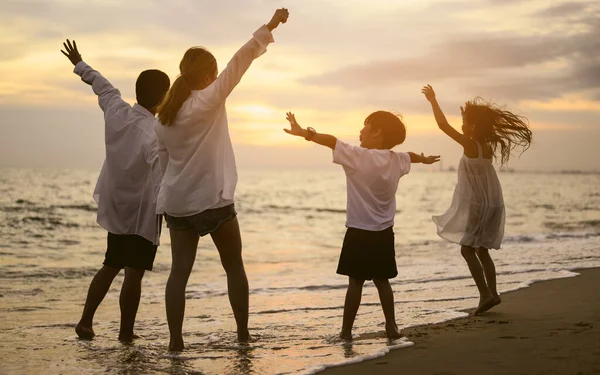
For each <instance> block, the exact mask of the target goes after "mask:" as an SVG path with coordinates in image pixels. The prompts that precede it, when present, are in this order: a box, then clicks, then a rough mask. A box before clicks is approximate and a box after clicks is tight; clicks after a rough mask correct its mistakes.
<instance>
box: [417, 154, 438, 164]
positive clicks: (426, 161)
mask: <svg viewBox="0 0 600 375" xmlns="http://www.w3.org/2000/svg"><path fill="white" fill-rule="evenodd" d="M438 161H440V156H439V155H435V156H425V155H423V153H421V163H423V164H433V163H437V162H438Z"/></svg>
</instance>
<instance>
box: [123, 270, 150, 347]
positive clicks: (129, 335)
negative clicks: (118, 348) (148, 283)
mask: <svg viewBox="0 0 600 375" xmlns="http://www.w3.org/2000/svg"><path fill="white" fill-rule="evenodd" d="M143 277H144V270H139V269H135V268H131V267H125V280H123V286H121V296H120V297H119V306H120V307H121V329H120V330H119V340H121V341H124V342H129V341H131V340H133V339H134V335H133V325H134V324H135V316H136V315H137V311H138V307H139V305H140V296H141V294H142V278H143Z"/></svg>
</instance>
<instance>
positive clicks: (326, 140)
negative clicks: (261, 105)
mask: <svg viewBox="0 0 600 375" xmlns="http://www.w3.org/2000/svg"><path fill="white" fill-rule="evenodd" d="M285 118H286V119H287V120H288V121H289V122H290V126H291V129H283V131H285V132H286V133H288V134H291V135H295V136H297V137H303V138H304V139H306V140H307V141H313V142H315V143H317V144H320V145H322V146H327V147H329V148H330V149H332V150H335V144H336V142H337V138H336V137H334V136H333V135H329V134H319V133H317V132H315V131H314V130H311V128H307V129H302V127H301V126H300V125H298V122H297V121H296V117H295V116H294V114H293V113H291V112H288V113H286V117H285Z"/></svg>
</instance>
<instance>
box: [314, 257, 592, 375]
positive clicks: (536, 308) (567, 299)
mask: <svg viewBox="0 0 600 375" xmlns="http://www.w3.org/2000/svg"><path fill="white" fill-rule="evenodd" d="M576 272H578V273H581V275H579V276H577V277H572V278H566V279H558V280H550V281H543V282H539V283H535V284H533V285H531V286H530V287H529V288H525V289H521V290H518V291H515V292H510V293H505V294H503V295H502V298H503V303H502V304H501V305H499V306H496V307H495V308H494V309H492V310H491V311H489V312H487V313H484V314H483V315H481V316H477V317H468V318H462V319H458V320H453V321H450V322H446V323H441V324H435V325H429V326H421V327H414V328H409V329H406V330H405V331H404V333H405V334H406V335H407V336H408V338H409V340H411V341H413V342H414V343H415V345H414V346H413V347H411V348H407V349H400V350H395V351H392V352H390V353H389V354H387V355H385V356H384V357H380V358H377V359H373V360H369V361H365V362H362V363H357V364H352V365H347V366H340V367H334V368H330V369H327V370H325V371H323V372H320V373H319V374H322V375H338V374H340V375H341V374H344V375H361V374H369V375H374V374H377V375H379V374H381V375H387V374H389V375H392V374H393V375H397V374H407V375H421V374H427V375H434V374H435V375H462V374H486V375H495V374H498V375H500V374H502V375H504V374H506V375H509V374H510V375H518V374H528V375H530V374H544V375H549V374H565V375H577V374H581V375H588V374H600V269H598V268H596V269H587V270H579V271H576ZM474 292H475V291H474ZM401 318H402V317H400V316H398V317H397V319H398V321H399V322H400V319H401Z"/></svg>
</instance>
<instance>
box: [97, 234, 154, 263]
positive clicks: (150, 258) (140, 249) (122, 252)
mask: <svg viewBox="0 0 600 375" xmlns="http://www.w3.org/2000/svg"><path fill="white" fill-rule="evenodd" d="M106 242H107V248H106V254H105V255H104V265H106V266H109V267H114V268H125V267H131V268H135V269H139V270H148V271H152V265H153V264H154V258H155V257H156V249H157V248H158V245H155V244H153V243H152V241H148V240H147V239H145V238H144V237H142V236H138V235H137V234H114V233H110V232H109V233H108V237H107V240H106Z"/></svg>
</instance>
